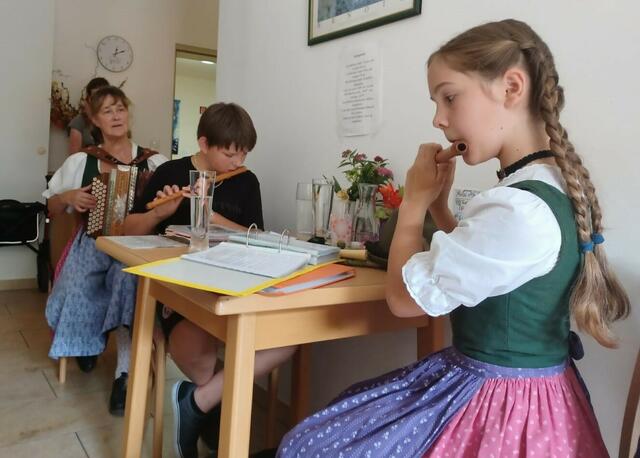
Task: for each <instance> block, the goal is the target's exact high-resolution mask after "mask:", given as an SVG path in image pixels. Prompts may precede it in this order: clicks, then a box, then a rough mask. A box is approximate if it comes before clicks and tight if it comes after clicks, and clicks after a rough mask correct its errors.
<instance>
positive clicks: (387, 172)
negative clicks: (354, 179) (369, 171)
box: [377, 167, 393, 178]
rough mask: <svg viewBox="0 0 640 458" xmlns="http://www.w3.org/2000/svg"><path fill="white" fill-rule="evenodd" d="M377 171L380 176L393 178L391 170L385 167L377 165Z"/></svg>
mask: <svg viewBox="0 0 640 458" xmlns="http://www.w3.org/2000/svg"><path fill="white" fill-rule="evenodd" d="M377 172H378V175H380V176H382V177H387V178H393V172H392V171H391V170H389V169H388V168H386V167H378V169H377Z"/></svg>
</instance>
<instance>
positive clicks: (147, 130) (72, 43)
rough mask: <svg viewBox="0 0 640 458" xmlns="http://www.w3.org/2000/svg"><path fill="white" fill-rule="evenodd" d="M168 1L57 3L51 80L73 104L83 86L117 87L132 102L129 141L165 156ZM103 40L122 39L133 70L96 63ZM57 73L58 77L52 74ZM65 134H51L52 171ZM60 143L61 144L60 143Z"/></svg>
mask: <svg viewBox="0 0 640 458" xmlns="http://www.w3.org/2000/svg"><path fill="white" fill-rule="evenodd" d="M175 5H176V2H174V1H172V0H136V1H133V2H130V1H125V0H116V1H112V2H101V1H96V0H91V1H78V0H58V1H57V2H56V9H55V11H56V29H55V39H54V53H53V68H54V74H53V78H54V79H57V80H62V81H64V83H65V85H66V86H67V87H68V88H69V91H70V93H71V100H72V101H73V102H74V103H75V102H77V100H78V98H79V96H80V92H81V90H82V88H83V86H84V85H86V83H87V82H88V81H89V80H90V79H91V78H92V77H94V76H104V77H105V78H107V79H108V80H109V82H110V83H111V84H114V85H119V84H121V83H122V82H123V81H125V80H126V82H125V84H124V86H123V87H122V89H123V90H124V91H125V93H126V94H127V96H128V97H129V98H130V99H131V101H132V102H133V106H132V108H131V113H132V116H133V117H132V121H131V130H132V133H133V140H134V141H136V142H137V143H139V144H141V145H144V146H152V145H153V147H154V148H156V149H158V150H159V151H160V152H161V153H163V154H165V155H169V152H170V145H171V143H170V142H171V111H172V109H173V68H174V54H175V43H176V30H177V22H176V15H177V14H178V12H179V11H178V9H177V7H176V6H175ZM106 35H121V36H122V37H124V38H125V39H126V40H127V41H129V43H130V44H131V46H132V48H133V64H132V65H131V67H129V69H127V70H126V71H124V72H121V73H111V72H109V71H107V70H106V69H104V68H103V67H102V66H100V65H99V64H98V62H97V58H96V52H95V48H96V46H97V44H98V42H99V41H100V39H101V38H103V37H104V36H106ZM56 70H57V71H59V72H61V73H57V72H56ZM64 137H65V134H64V133H63V132H61V131H60V130H57V129H52V142H51V155H50V163H49V166H50V169H51V170H55V169H56V168H57V167H58V166H59V165H60V164H61V163H62V162H63V161H64V159H65V157H66V148H67V143H66V140H65V139H64ZM61 139H62V140H61Z"/></svg>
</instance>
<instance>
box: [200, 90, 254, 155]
mask: <svg viewBox="0 0 640 458" xmlns="http://www.w3.org/2000/svg"><path fill="white" fill-rule="evenodd" d="M200 137H204V138H206V139H207V144H208V145H209V146H218V147H220V148H229V147H231V146H232V145H235V147H236V149H239V150H245V151H251V150H252V149H253V147H254V146H255V145H256V140H257V134H256V129H255V127H254V126H253V121H252V120H251V116H249V113H247V112H246V110H245V109H244V108H242V107H241V106H240V105H237V104H235V103H223V102H219V103H214V104H213V105H211V106H209V107H208V108H207V109H206V110H205V112H204V113H202V116H201V117H200V122H199V123H198V138H200Z"/></svg>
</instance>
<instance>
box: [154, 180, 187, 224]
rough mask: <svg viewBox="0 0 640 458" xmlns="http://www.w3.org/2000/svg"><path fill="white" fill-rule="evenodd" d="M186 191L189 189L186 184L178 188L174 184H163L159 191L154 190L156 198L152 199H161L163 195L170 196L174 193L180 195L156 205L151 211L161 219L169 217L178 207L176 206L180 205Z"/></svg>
mask: <svg viewBox="0 0 640 458" xmlns="http://www.w3.org/2000/svg"><path fill="white" fill-rule="evenodd" d="M188 191H189V187H188V186H185V187H184V188H182V189H180V188H179V187H178V186H177V185H175V184H174V185H173V186H169V185H165V187H164V188H163V189H162V190H161V191H158V192H156V198H155V199H154V202H155V201H156V200H157V199H162V198H163V197H167V196H171V195H173V194H176V193H180V194H182V197H178V198H176V199H173V200H170V201H168V202H166V203H163V204H161V205H158V206H157V207H155V208H154V209H153V210H151V211H153V212H155V214H156V216H157V217H158V219H160V220H161V221H162V220H165V219H167V218H168V217H170V216H171V215H173V214H174V213H175V212H176V210H177V209H178V206H180V204H181V203H182V200H183V199H184V197H185V193H186V192H188Z"/></svg>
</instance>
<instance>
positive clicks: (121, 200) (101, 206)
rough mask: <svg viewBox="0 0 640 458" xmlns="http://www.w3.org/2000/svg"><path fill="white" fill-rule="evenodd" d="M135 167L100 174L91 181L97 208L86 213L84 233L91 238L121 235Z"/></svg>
mask: <svg viewBox="0 0 640 458" xmlns="http://www.w3.org/2000/svg"><path fill="white" fill-rule="evenodd" d="M137 181H138V167H136V166H130V167H126V168H125V167H118V168H116V169H113V170H111V171H110V172H106V173H101V174H100V175H98V176H96V177H94V178H93V180H92V182H91V194H92V195H93V196H94V197H95V198H96V206H95V208H94V209H93V210H89V215H88V219H87V225H86V233H87V234H88V235H90V236H91V237H94V238H96V237H99V236H101V235H123V233H124V227H123V226H124V219H125V218H126V216H127V214H129V211H130V210H131V208H132V207H133V201H134V199H135V196H136V183H137Z"/></svg>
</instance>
